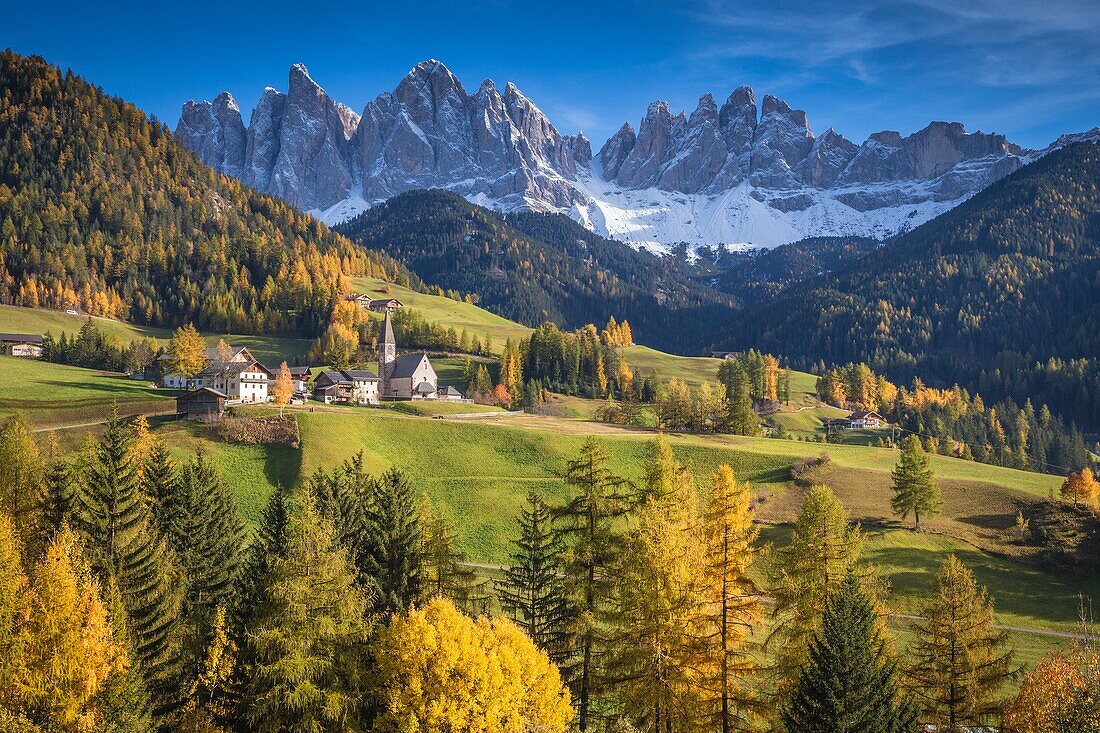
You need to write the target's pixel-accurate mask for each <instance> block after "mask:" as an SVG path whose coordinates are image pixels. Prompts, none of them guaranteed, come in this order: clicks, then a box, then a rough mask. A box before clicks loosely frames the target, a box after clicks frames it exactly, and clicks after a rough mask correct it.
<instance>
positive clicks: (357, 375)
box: [313, 369, 382, 405]
mask: <svg viewBox="0 0 1100 733" xmlns="http://www.w3.org/2000/svg"><path fill="white" fill-rule="evenodd" d="M381 383H382V380H381V379H379V378H378V377H377V376H376V375H375V374H374V372H369V371H367V370H366V369H326V370H325V371H323V372H321V373H320V374H318V375H317V379H315V380H313V398H314V399H315V400H319V401H320V402H324V403H325V404H326V405H330V404H332V403H334V402H343V403H346V404H349V405H377V404H378V388H379V386H380V385H381Z"/></svg>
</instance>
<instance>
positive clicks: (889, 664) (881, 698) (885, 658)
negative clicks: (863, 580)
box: [782, 572, 920, 733]
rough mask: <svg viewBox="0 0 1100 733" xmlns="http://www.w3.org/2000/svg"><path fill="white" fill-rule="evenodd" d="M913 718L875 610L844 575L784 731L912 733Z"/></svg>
mask: <svg viewBox="0 0 1100 733" xmlns="http://www.w3.org/2000/svg"><path fill="white" fill-rule="evenodd" d="M915 718H916V713H915V709H914V708H913V707H912V705H910V704H909V702H908V701H906V700H905V699H904V698H902V696H901V695H900V693H899V691H898V683H897V670H896V665H895V663H894V661H893V660H892V659H891V658H890V655H889V653H888V651H887V649H886V643H885V642H884V641H883V639H882V636H881V634H880V633H879V631H878V625H877V623H876V618H875V610H874V605H873V603H872V602H871V599H870V598H868V597H867V595H866V594H865V593H864V592H863V591H862V590H861V588H860V581H859V579H858V578H857V577H856V576H855V574H854V573H851V572H849V573H848V575H847V577H845V578H844V579H843V580H842V581H841V582H840V583H839V587H838V588H837V590H836V592H835V593H834V594H833V596H832V597H831V598H830V599H829V603H828V604H827V609H826V611H825V615H824V617H823V618H822V621H821V629H820V631H818V632H817V633H815V635H814V638H813V641H812V643H811V645H810V650H809V662H808V664H807V665H806V666H805V667H804V668H803V669H802V671H801V673H800V675H799V677H798V685H797V687H796V689H795V691H794V694H793V696H792V697H791V700H790V702H789V703H788V704H787V705H786V706H785V707H784V708H783V711H782V719H783V725H784V726H785V727H786V729H787V731H789V733H916V731H918V730H920V726H919V725H918V724H917V723H916V720H915Z"/></svg>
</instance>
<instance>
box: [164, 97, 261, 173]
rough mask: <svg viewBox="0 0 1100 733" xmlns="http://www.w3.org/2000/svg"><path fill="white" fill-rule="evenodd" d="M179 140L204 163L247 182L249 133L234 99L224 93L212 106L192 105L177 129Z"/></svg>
mask: <svg viewBox="0 0 1100 733" xmlns="http://www.w3.org/2000/svg"><path fill="white" fill-rule="evenodd" d="M176 136H177V137H179V138H180V140H181V141H182V142H183V144H184V145H186V146H187V147H189V148H190V149H191V150H194V151H195V152H196V153H198V156H199V157H200V158H202V162H204V163H206V164H207V165H209V166H211V167H213V168H217V169H218V170H219V171H221V172H222V173H225V174H226V175H228V176H233V177H234V178H243V175H244V161H245V157H246V153H247V146H248V133H247V132H246V131H245V129H244V122H242V121H241V110H240V108H239V107H238V106H237V102H236V100H235V99H233V95H232V94H230V93H229V92H222V93H221V94H219V95H218V96H217V97H215V98H214V102H213V104H211V103H210V102H202V103H197V102H188V103H187V104H185V105H183V114H182V115H180V121H179V124H177V125H176Z"/></svg>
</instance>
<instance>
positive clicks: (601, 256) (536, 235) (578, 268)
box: [337, 190, 732, 351]
mask: <svg viewBox="0 0 1100 733" xmlns="http://www.w3.org/2000/svg"><path fill="white" fill-rule="evenodd" d="M337 231H339V232H341V233H343V234H346V235H347V236H348V237H350V238H351V239H353V240H355V241H357V242H360V243H362V244H363V245H364V246H365V247H368V248H370V249H372V250H383V251H385V252H387V253H389V254H391V255H392V256H394V257H396V258H397V259H399V260H401V261H402V262H404V263H405V264H406V265H407V266H408V267H409V269H410V270H412V271H413V272H414V273H416V274H417V275H418V276H419V277H421V278H422V279H423V280H424V281H425V282H427V283H431V284H433V285H439V286H441V287H443V288H446V289H449V290H450V289H453V290H458V291H460V292H463V293H477V294H478V296H480V304H481V305H482V306H483V307H485V308H487V309H488V310H490V311H492V312H494V313H497V314H499V315H502V316H505V317H506V318H510V319H512V320H515V321H519V322H521V323H524V324H527V325H530V326H535V325H538V324H540V323H542V322H544V321H547V320H550V321H554V322H555V323H557V324H558V325H560V326H562V327H566V328H575V327H580V326H583V325H584V324H586V323H605V322H606V321H607V319H608V317H609V316H615V317H616V318H619V319H623V318H625V319H627V320H629V321H630V324H631V327H632V328H633V329H634V335H635V336H636V337H637V338H638V340H639V341H640V342H642V343H646V344H648V345H651V346H655V347H658V348H662V349H665V350H679V351H696V350H698V349H699V347H700V346H701V345H702V344H704V343H705V342H706V340H707V333H708V330H709V329H711V328H713V327H714V326H715V325H717V324H718V323H720V322H722V321H723V320H725V319H726V318H728V316H729V314H730V313H731V312H732V307H731V299H730V298H729V297H728V296H724V295H721V294H719V293H716V292H714V291H712V290H710V289H708V288H705V287H703V286H700V285H697V284H696V283H694V282H692V281H691V280H690V279H689V278H688V277H687V276H686V275H684V274H683V273H682V272H680V270H679V269H678V268H677V266H676V263H675V261H673V260H668V261H665V260H662V259H661V258H659V257H657V256H655V255H652V254H649V253H646V252H637V251H635V250H633V249H631V248H630V247H628V246H626V245H625V244H622V243H621V242H616V241H613V240H608V239H605V238H603V237H600V236H598V235H596V234H593V233H592V232H590V231H588V230H586V229H585V228H584V227H582V226H580V225H578V224H577V223H575V222H573V221H572V220H570V219H569V218H567V217H565V216H563V215H558V214H534V213H524V214H513V215H511V216H509V217H508V218H507V219H505V218H503V217H502V216H501V215H500V214H497V213H495V212H492V211H489V210H488V209H483V208H481V207H479V206H475V205H474V204H471V203H470V202H468V201H466V200H465V199H464V198H462V197H461V196H458V195H457V194H453V193H450V192H447V191H441V190H419V191H410V192H408V193H404V194H401V195H399V196H395V197H394V198H392V199H390V200H389V201H387V202H386V203H384V204H381V205H379V206H377V207H374V208H372V209H370V210H368V211H366V212H364V213H363V214H361V215H360V216H358V217H356V218H355V219H352V220H351V221H350V222H347V223H346V224H342V225H340V226H339V227H337Z"/></svg>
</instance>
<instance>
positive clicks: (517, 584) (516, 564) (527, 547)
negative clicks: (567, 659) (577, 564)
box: [497, 491, 568, 658]
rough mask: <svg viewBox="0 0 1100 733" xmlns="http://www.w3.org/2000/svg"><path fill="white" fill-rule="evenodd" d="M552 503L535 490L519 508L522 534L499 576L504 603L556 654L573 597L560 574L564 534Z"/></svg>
mask: <svg viewBox="0 0 1100 733" xmlns="http://www.w3.org/2000/svg"><path fill="white" fill-rule="evenodd" d="M551 520H552V514H551V512H550V507H549V506H548V505H547V504H546V502H545V501H543V499H542V496H540V495H539V493H538V492H536V491H531V492H530V493H528V494H527V506H526V507H524V508H523V509H521V510H520V516H519V537H518V538H516V539H514V540H512V544H513V546H514V547H515V550H514V551H513V552H512V555H511V563H510V565H509V566H508V568H507V570H505V571H504V578H503V579H502V580H500V581H498V582H497V593H498V595H499V597H500V605H501V606H502V607H503V608H504V610H505V611H506V612H507V613H508V615H509V616H510V617H511V618H512V619H513V620H515V622H516V623H517V624H519V626H520V628H522V629H523V630H524V631H526V632H527V636H529V637H530V638H531V640H532V641H534V642H535V643H536V644H538V645H539V646H540V647H541V648H543V649H545V650H546V651H547V653H549V654H550V656H551V658H554V657H557V656H560V655H561V653H562V651H563V648H564V643H565V637H566V623H567V620H568V603H567V598H566V594H565V584H564V582H563V579H562V577H561V572H560V571H561V568H560V563H561V557H562V553H563V551H564V547H563V545H562V542H561V538H560V537H559V536H558V535H557V533H555V532H554V531H553V528H552V527H551Z"/></svg>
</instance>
